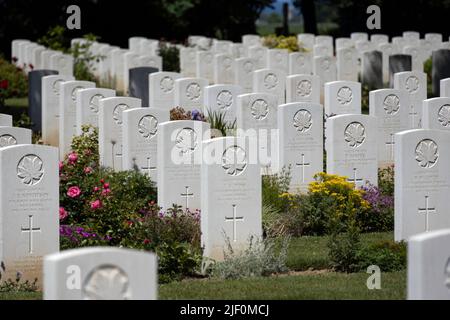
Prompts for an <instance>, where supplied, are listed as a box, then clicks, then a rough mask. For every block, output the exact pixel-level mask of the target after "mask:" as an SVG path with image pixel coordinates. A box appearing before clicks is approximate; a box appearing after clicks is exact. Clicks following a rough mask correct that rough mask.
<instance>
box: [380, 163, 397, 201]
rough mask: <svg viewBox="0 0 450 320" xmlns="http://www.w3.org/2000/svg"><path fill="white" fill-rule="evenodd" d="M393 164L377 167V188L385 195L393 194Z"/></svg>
mask: <svg viewBox="0 0 450 320" xmlns="http://www.w3.org/2000/svg"><path fill="white" fill-rule="evenodd" d="M394 173H395V171H394V165H391V166H388V167H385V168H380V169H378V189H380V191H381V193H382V194H384V195H387V196H394Z"/></svg>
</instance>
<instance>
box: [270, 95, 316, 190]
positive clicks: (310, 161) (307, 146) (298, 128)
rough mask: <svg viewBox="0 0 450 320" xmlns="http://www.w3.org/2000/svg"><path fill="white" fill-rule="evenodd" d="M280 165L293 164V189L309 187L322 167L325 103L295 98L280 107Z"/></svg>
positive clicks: (281, 166)
mask: <svg viewBox="0 0 450 320" xmlns="http://www.w3.org/2000/svg"><path fill="white" fill-rule="evenodd" d="M278 128H279V135H280V137H279V143H280V145H279V154H280V169H281V168H283V167H285V168H288V167H290V173H291V182H290V186H289V189H290V191H291V192H296V191H299V190H301V191H306V189H307V187H308V184H309V183H310V182H311V181H313V180H314V179H313V177H314V174H316V173H318V172H322V171H323V107H322V106H321V105H320V104H318V103H310V102H295V103H288V104H283V105H280V106H279V107H278Z"/></svg>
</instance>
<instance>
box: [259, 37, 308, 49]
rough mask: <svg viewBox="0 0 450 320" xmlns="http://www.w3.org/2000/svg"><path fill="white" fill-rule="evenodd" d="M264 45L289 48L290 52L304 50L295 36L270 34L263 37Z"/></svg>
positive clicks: (272, 47) (274, 47)
mask: <svg viewBox="0 0 450 320" xmlns="http://www.w3.org/2000/svg"><path fill="white" fill-rule="evenodd" d="M263 45H264V46H266V47H268V48H270V49H288V50H289V52H295V51H304V49H303V48H302V47H299V45H298V41H297V37H295V36H290V37H286V36H276V35H269V36H266V37H264V38H263Z"/></svg>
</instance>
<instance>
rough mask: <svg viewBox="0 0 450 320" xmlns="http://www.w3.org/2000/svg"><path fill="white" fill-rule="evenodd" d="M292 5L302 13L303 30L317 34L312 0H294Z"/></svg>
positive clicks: (314, 8)
mask: <svg viewBox="0 0 450 320" xmlns="http://www.w3.org/2000/svg"><path fill="white" fill-rule="evenodd" d="M293 4H294V6H295V7H297V8H299V9H300V11H301V12H302V15H303V24H304V26H303V30H304V32H305V33H312V34H317V21H316V6H315V1H314V0H294V2H293Z"/></svg>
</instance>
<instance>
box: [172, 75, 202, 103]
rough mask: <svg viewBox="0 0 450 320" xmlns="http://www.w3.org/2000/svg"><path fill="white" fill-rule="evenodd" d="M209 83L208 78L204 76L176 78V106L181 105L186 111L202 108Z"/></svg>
mask: <svg viewBox="0 0 450 320" xmlns="http://www.w3.org/2000/svg"><path fill="white" fill-rule="evenodd" d="M207 85H208V80H207V79H204V78H180V79H177V80H175V106H180V107H182V108H183V109H185V110H186V111H192V110H194V109H197V110H202V109H203V102H204V94H205V87H206V86H207Z"/></svg>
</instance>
